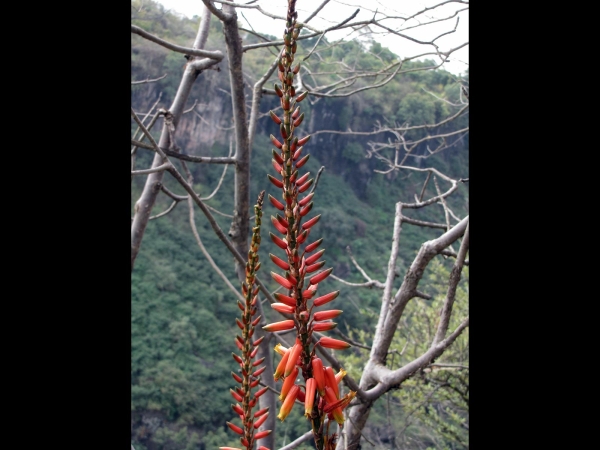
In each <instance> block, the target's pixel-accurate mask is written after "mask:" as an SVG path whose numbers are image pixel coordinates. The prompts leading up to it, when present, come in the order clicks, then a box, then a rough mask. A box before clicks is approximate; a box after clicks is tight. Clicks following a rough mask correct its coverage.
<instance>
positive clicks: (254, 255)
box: [219, 191, 271, 450]
mask: <svg viewBox="0 0 600 450" xmlns="http://www.w3.org/2000/svg"><path fill="white" fill-rule="evenodd" d="M264 196H265V191H262V192H261V193H260V194H259V195H258V200H257V202H256V205H255V206H254V213H255V226H254V227H253V228H252V241H251V243H250V250H248V262H247V263H246V281H245V282H244V283H242V293H243V294H244V297H245V299H246V302H245V305H242V306H243V307H244V308H243V312H242V316H241V320H240V319H236V323H237V325H238V327H239V328H240V329H241V331H242V335H241V336H239V335H238V336H236V339H235V343H236V346H237V347H238V348H239V349H240V350H241V352H242V354H241V355H238V354H236V353H232V355H233V359H235V361H236V362H237V363H238V364H239V366H240V372H241V374H236V373H235V372H231V375H232V377H233V379H234V380H235V381H236V382H238V383H239V384H240V385H241V386H240V387H238V388H236V389H230V392H231V396H232V397H233V398H234V399H235V401H236V402H238V403H236V404H235V405H231V407H232V409H233V410H234V411H235V413H236V414H237V415H238V416H239V418H240V419H241V420H242V426H241V427H240V426H238V425H235V424H233V423H231V422H227V426H228V427H229V428H230V429H231V430H232V431H233V432H234V433H236V434H239V435H240V436H241V437H240V442H241V444H242V446H243V447H244V448H245V449H246V450H253V449H254V446H255V445H254V444H255V442H256V441H257V440H259V439H262V438H264V437H265V436H268V435H269V434H270V433H271V430H264V431H260V432H256V433H255V431H256V430H257V429H258V428H259V427H260V426H261V425H262V424H263V423H264V422H265V420H266V419H267V416H268V414H269V411H268V408H265V409H261V410H260V411H257V412H256V413H254V415H253V414H252V408H253V407H254V406H255V405H256V403H257V401H258V397H260V396H261V395H262V394H263V393H264V392H265V390H266V388H265V389H260V390H259V391H257V392H255V393H254V395H252V389H253V388H255V387H257V386H258V384H259V383H260V376H259V375H260V374H261V373H262V372H263V371H264V370H265V366H263V367H259V368H256V366H258V365H260V364H261V363H262V361H263V360H264V358H261V359H259V360H256V361H254V357H255V356H256V354H257V352H258V345H259V344H260V342H261V341H262V340H263V338H260V339H257V340H255V341H252V335H253V334H254V327H255V326H256V325H257V324H258V321H259V320H260V316H258V317H253V316H254V315H255V314H256V307H254V306H253V304H254V303H255V302H256V298H257V294H258V290H257V289H256V287H255V277H256V272H257V271H258V269H259V266H260V262H259V258H258V248H259V246H260V226H261V217H262V204H263V199H264ZM240 305H241V303H240ZM240 309H241V307H240ZM240 403H241V405H240ZM219 448H220V449H221V450H241V449H230V448H229V447H219ZM260 448H261V449H264V450H269V449H267V448H265V447H262V446H261V447H260Z"/></svg>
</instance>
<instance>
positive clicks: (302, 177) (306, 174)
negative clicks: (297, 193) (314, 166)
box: [296, 172, 310, 186]
mask: <svg viewBox="0 0 600 450" xmlns="http://www.w3.org/2000/svg"><path fill="white" fill-rule="evenodd" d="M309 175H310V172H306V173H305V174H304V175H302V176H301V177H300V178H298V181H296V184H297V185H298V186H300V185H301V184H304V183H305V182H306V180H308V177H309Z"/></svg>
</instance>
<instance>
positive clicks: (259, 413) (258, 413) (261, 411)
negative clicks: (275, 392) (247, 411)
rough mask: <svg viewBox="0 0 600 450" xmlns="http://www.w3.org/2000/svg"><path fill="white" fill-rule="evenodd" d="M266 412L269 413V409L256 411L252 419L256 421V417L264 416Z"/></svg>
mask: <svg viewBox="0 0 600 450" xmlns="http://www.w3.org/2000/svg"><path fill="white" fill-rule="evenodd" d="M268 412H269V408H263V409H259V410H258V411H256V412H255V413H254V418H255V419H256V418H257V417H260V416H262V415H264V414H266V413H268Z"/></svg>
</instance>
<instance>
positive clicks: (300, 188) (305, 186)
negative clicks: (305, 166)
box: [298, 178, 315, 193]
mask: <svg viewBox="0 0 600 450" xmlns="http://www.w3.org/2000/svg"><path fill="white" fill-rule="evenodd" d="M313 181H315V179H314V178H311V179H310V180H308V181H307V182H306V183H304V184H303V185H302V186H299V187H298V192H299V193H302V192H304V191H306V190H307V189H308V188H309V187H311V185H312V184H313Z"/></svg>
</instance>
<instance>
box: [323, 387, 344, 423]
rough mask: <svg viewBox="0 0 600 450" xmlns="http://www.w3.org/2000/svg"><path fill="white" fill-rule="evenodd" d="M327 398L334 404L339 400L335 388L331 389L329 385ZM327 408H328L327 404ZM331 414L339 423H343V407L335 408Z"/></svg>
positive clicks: (326, 390) (328, 402)
mask: <svg viewBox="0 0 600 450" xmlns="http://www.w3.org/2000/svg"><path fill="white" fill-rule="evenodd" d="M325 400H327V404H328V405H329V404H330V405H334V404H335V403H337V401H338V399H337V397H336V395H335V393H334V392H333V389H331V388H330V387H329V386H325ZM325 408H327V405H326V406H325ZM329 414H331V415H332V416H333V418H334V420H335V421H336V422H337V423H338V424H340V425H342V424H343V423H344V414H343V413H342V410H341V408H334V409H332V410H331V411H330V412H329Z"/></svg>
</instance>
